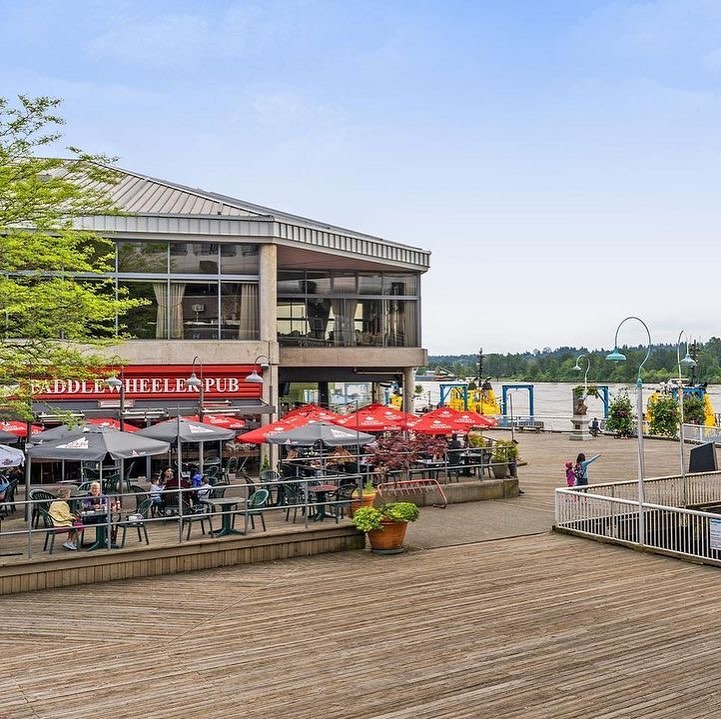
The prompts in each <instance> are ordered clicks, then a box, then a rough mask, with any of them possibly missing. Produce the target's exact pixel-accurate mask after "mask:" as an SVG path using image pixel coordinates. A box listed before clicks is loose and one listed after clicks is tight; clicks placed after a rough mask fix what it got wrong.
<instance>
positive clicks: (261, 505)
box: [233, 489, 270, 532]
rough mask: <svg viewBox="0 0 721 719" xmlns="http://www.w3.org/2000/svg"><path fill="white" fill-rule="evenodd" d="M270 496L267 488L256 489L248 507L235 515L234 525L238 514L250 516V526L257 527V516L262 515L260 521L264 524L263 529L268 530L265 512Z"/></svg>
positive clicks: (248, 502)
mask: <svg viewBox="0 0 721 719" xmlns="http://www.w3.org/2000/svg"><path fill="white" fill-rule="evenodd" d="M269 498H270V492H269V491H268V490H267V489H256V490H255V492H253V494H252V495H251V496H250V497H249V498H248V501H247V502H246V507H245V509H244V510H242V511H240V512H236V513H235V514H234V515H233V525H235V518H236V517H237V516H238V515H246V514H247V515H248V517H249V518H250V526H251V527H252V528H253V529H255V517H260V522H261V524H262V525H263V531H264V532H266V531H268V530H267V528H266V526H265V517H264V516H263V512H264V511H265V510H266V509H267V506H266V505H267V503H268V499H269Z"/></svg>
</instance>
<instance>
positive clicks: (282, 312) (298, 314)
mask: <svg viewBox="0 0 721 719" xmlns="http://www.w3.org/2000/svg"><path fill="white" fill-rule="evenodd" d="M277 330H278V342H279V343H280V344H282V345H291V346H305V345H306V344H307V342H308V322H307V319H306V305H305V301H304V300H302V299H299V300H289V299H279V300H278V320H277Z"/></svg>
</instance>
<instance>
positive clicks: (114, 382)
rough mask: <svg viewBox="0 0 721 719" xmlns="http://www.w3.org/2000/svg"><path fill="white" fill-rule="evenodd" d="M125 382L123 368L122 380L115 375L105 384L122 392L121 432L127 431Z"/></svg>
mask: <svg viewBox="0 0 721 719" xmlns="http://www.w3.org/2000/svg"><path fill="white" fill-rule="evenodd" d="M123 380H124V377H123V370H122V368H121V370H120V379H118V378H117V377H116V376H115V375H113V376H112V377H108V378H107V379H106V380H105V384H106V385H108V387H110V389H117V390H119V391H120V414H119V417H118V419H119V421H120V431H121V432H122V431H124V430H125V382H124V381H123Z"/></svg>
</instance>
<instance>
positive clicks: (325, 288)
mask: <svg viewBox="0 0 721 719" xmlns="http://www.w3.org/2000/svg"><path fill="white" fill-rule="evenodd" d="M303 290H304V291H305V293H306V294H308V295H328V294H330V272H310V271H309V272H307V273H306V280H305V287H304V288H303Z"/></svg>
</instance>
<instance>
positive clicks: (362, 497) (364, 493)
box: [350, 479, 376, 517]
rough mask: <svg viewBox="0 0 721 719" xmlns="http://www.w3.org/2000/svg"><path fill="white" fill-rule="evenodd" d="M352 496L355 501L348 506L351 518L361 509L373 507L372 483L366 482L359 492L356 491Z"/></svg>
mask: <svg viewBox="0 0 721 719" xmlns="http://www.w3.org/2000/svg"><path fill="white" fill-rule="evenodd" d="M353 496H354V497H355V499H354V500H353V501H352V502H351V505H350V516H351V517H352V516H354V514H355V513H356V512H357V511H358V510H359V509H360V508H361V507H372V506H373V502H374V501H375V498H376V488H375V487H374V486H373V482H371V480H370V479H369V480H367V481H366V483H365V484H364V485H363V487H362V488H361V490H360V491H359V490H357V489H356V490H355V492H353Z"/></svg>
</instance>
